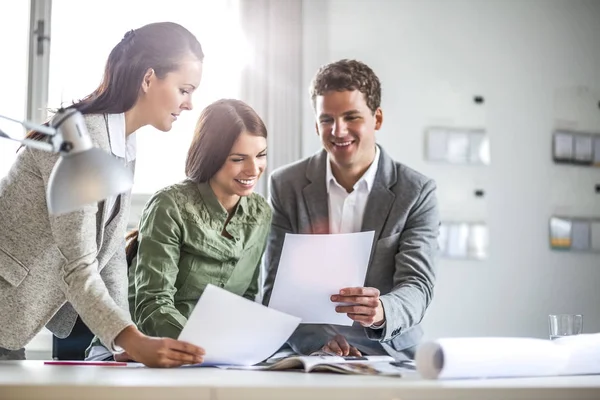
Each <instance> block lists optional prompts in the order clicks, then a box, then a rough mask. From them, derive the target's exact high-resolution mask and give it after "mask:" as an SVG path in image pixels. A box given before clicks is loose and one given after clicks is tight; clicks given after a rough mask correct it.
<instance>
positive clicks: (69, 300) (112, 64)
mask: <svg viewBox="0 0 600 400" xmlns="http://www.w3.org/2000/svg"><path fill="white" fill-rule="evenodd" d="M203 58H204V54H203V52H202V47H201V45H200V43H199V42H198V41H197V39H196V38H195V37H194V35H192V34H191V33H190V32H189V31H188V30H186V29H185V28H183V27H182V26H180V25H177V24H175V23H170V22H162V23H153V24H149V25H145V26H143V27H141V28H139V29H135V30H131V31H129V32H127V33H126V34H125V36H124V37H123V39H122V40H121V41H120V43H118V44H117V45H116V46H115V47H114V48H113V50H112V51H111V53H110V55H109V57H108V60H107V63H106V67H105V71H104V77H103V79H102V82H101V83H100V86H98V88H97V89H96V90H95V91H94V92H92V93H91V94H90V95H89V96H87V97H85V98H84V99H83V100H81V101H79V102H78V103H75V104H73V105H72V106H71V107H73V108H75V109H77V110H79V111H80V112H81V113H82V114H83V115H84V119H85V123H86V126H87V128H88V131H89V134H90V137H91V139H92V142H93V143H94V145H95V146H97V147H99V148H101V149H103V150H105V151H107V152H111V153H112V154H113V155H114V156H115V157H117V158H118V159H120V160H121V161H122V162H123V163H124V164H125V165H126V166H127V167H129V168H131V170H133V169H134V166H135V135H134V133H135V132H136V131H137V130H138V129H139V128H141V127H143V126H146V125H151V126H153V127H154V128H156V129H159V130H161V131H164V132H167V131H169V130H170V129H171V127H172V124H173V122H174V121H176V120H177V117H178V116H179V114H180V113H181V112H182V111H185V110H191V109H192V98H191V95H192V93H193V92H194V90H195V89H196V88H197V87H198V85H199V84H200V79H201V76H202V61H203ZM29 138H30V139H38V140H41V137H40V136H39V135H38V134H37V133H35V132H34V133H32V134H30V135H29ZM157 156H158V155H157ZM56 161H57V155H55V154H52V153H46V152H42V151H38V150H33V149H30V148H25V149H23V150H22V151H21V152H20V153H19V155H18V157H17V160H16V161H15V163H14V165H13V166H12V168H11V170H10V172H9V173H8V175H7V176H6V177H5V178H4V179H2V180H1V181H0V359H24V358H25V351H24V346H25V345H26V344H27V343H28V342H29V341H30V340H31V339H32V338H33V337H34V336H35V335H36V334H37V333H38V332H40V331H41V330H42V329H43V327H44V326H46V327H48V329H50V330H51V331H52V332H53V333H54V334H55V335H56V336H58V337H66V336H68V335H69V333H70V332H71V329H72V328H73V325H74V324H75V321H76V319H77V316H78V315H79V316H80V317H81V319H82V320H83V322H84V323H85V324H86V325H87V326H88V327H89V328H90V330H91V331H92V332H93V333H94V334H96V335H97V336H98V337H99V338H100V340H101V341H102V342H103V343H104V345H105V346H106V347H107V348H109V349H110V350H111V351H112V352H114V353H119V352H121V351H123V350H124V351H126V352H127V353H128V354H130V355H131V356H132V357H134V358H135V359H136V360H137V361H139V362H141V363H144V364H145V365H147V366H158V367H170V366H179V365H182V364H186V363H197V362H201V361H202V356H203V354H204V350H203V349H201V348H199V347H196V346H193V345H191V344H189V343H184V342H180V341H177V340H174V339H171V338H153V337H149V336H146V335H144V334H142V333H141V332H140V331H139V330H138V329H137V328H136V326H135V325H134V324H133V322H132V320H131V317H130V315H129V312H128V311H127V309H128V307H127V265H126V260H125V244H124V236H125V229H126V225H127V220H128V216H129V206H130V199H131V198H130V192H127V193H123V194H121V195H118V196H114V197H111V198H108V199H106V200H105V201H102V202H100V203H97V204H91V205H87V206H85V207H83V208H82V209H81V210H78V211H75V212H71V213H67V214H63V215H49V213H48V208H47V204H46V189H47V184H48V178H49V175H50V172H51V171H52V168H53V167H54V164H55V163H56ZM107 287H108V288H110V291H109V289H107Z"/></svg>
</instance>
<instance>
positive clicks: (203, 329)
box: [179, 285, 300, 365]
mask: <svg viewBox="0 0 600 400" xmlns="http://www.w3.org/2000/svg"><path fill="white" fill-rule="evenodd" d="M299 323H300V318H298V317H295V316H292V315H288V314H285V313H282V312H280V311H277V310H274V309H270V308H267V307H265V306H263V305H262V304H260V303H255V302H253V301H250V300H248V299H245V298H243V297H241V296H238V295H236V294H233V293H230V292H228V291H227V290H224V289H221V288H218V287H216V286H213V285H208V286H207V287H206V289H205V290H204V293H202V296H201V297H200V299H199V300H198V303H197V304H196V307H195V308H194V310H193V311H192V314H191V315H190V318H189V319H188V321H187V323H186V325H185V326H184V327H183V330H182V331H181V334H180V335H179V340H183V341H186V342H189V343H192V344H195V345H197V346H200V347H202V348H204V350H205V351H206V356H205V357H204V363H203V365H253V364H256V363H259V362H261V361H263V360H265V359H266V358H268V357H270V356H271V355H273V354H274V353H275V352H276V351H277V350H278V349H279V348H280V347H281V346H282V345H283V344H284V343H285V342H286V340H287V339H288V338H289V337H290V336H291V335H292V333H293V332H294V330H295V329H296V328H297V327H298V325H299Z"/></svg>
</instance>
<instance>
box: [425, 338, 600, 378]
mask: <svg viewBox="0 0 600 400" xmlns="http://www.w3.org/2000/svg"><path fill="white" fill-rule="evenodd" d="M415 365H416V368H417V372H418V373H419V375H420V376H422V377H423V378H426V379H461V378H509V377H535V376H559V375H593V374H600V334H583V335H574V336H565V337H562V338H560V339H555V340H546V339H535V338H511V337H479V338H447V339H438V340H435V341H429V342H425V343H423V344H422V345H420V346H419V347H418V349H417V353H416V356H415Z"/></svg>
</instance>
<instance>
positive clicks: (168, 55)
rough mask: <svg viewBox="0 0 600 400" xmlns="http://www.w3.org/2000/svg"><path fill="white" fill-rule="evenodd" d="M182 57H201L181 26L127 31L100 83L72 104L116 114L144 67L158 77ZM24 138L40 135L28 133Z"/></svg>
mask: <svg viewBox="0 0 600 400" xmlns="http://www.w3.org/2000/svg"><path fill="white" fill-rule="evenodd" d="M185 57H195V58H196V59H198V61H203V60H204V53H203V51H202V46H201V45H200V42H198V40H197V39H196V37H195V36H194V35H193V34H192V33H191V32H190V31H188V30H187V29H186V28H184V27H183V26H181V25H179V24H176V23H173V22H156V23H152V24H148V25H144V26H142V27H141V28H138V29H132V30H130V31H129V32H127V33H126V34H125V35H124V36H123V39H122V40H121V41H120V42H119V43H118V44H117V45H116V46H115V47H114V48H113V49H112V51H111V52H110V54H109V56H108V60H107V61H106V66H105V68H104V76H103V77H102V81H101V82H100V85H99V86H98V87H97V88H96V90H94V91H93V92H92V93H91V94H89V95H88V96H86V97H84V98H83V99H81V100H79V101H78V102H75V103H73V104H72V105H71V106H69V107H68V108H75V109H77V110H79V111H80V112H81V113H82V114H119V113H123V112H125V111H128V110H130V109H131V108H132V107H133V106H134V104H135V102H136V101H137V99H138V96H139V92H140V86H141V84H142V81H143V79H144V75H145V74H146V72H147V71H148V69H150V68H152V69H153V70H154V72H155V74H156V76H157V77H158V78H161V79H162V78H164V77H165V75H167V73H169V72H172V71H175V70H177V69H178V68H179V65H180V63H181V61H182V60H183V59H184V58H185ZM27 138H28V139H34V140H41V139H43V138H44V136H43V135H40V134H39V133H38V132H29V134H28V135H27Z"/></svg>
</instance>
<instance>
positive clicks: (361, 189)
mask: <svg viewBox="0 0 600 400" xmlns="http://www.w3.org/2000/svg"><path fill="white" fill-rule="evenodd" d="M379 153H380V151H379V147H378V146H375V158H374V159H373V162H372V163H371V165H370V166H369V168H368V169H367V170H366V171H365V173H364V174H363V176H361V177H360V179H359V180H358V181H357V182H356V183H355V184H354V186H353V190H352V192H350V193H348V192H347V191H346V189H344V187H343V186H342V185H340V184H339V183H338V181H337V180H336V179H335V177H334V176H333V172H332V171H331V160H330V159H329V155H327V172H326V175H325V179H326V182H327V194H328V196H327V197H328V202H329V232H330V233H354V232H360V231H361V229H362V223H363V218H364V215H365V209H366V208H367V200H368V199H369V193H371V189H372V188H373V184H374V183H375V175H377V167H378V166H379ZM384 326H385V321H384V322H383V323H382V324H381V325H378V326H374V325H371V328H372V329H383V327H384Z"/></svg>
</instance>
